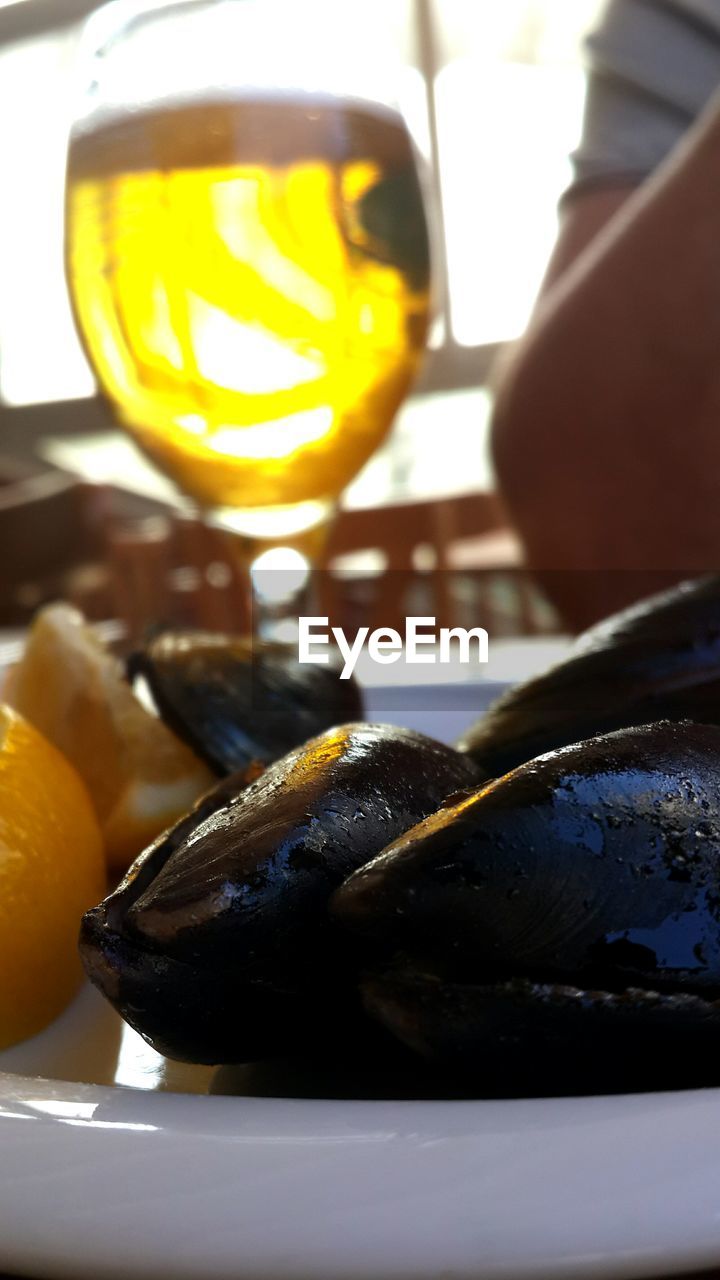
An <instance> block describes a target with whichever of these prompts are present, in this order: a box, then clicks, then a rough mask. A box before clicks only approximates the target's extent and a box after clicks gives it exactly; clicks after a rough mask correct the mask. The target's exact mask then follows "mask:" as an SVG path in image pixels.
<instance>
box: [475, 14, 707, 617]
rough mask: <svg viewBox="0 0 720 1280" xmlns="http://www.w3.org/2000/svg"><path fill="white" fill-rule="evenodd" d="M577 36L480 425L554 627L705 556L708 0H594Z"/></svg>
mask: <svg viewBox="0 0 720 1280" xmlns="http://www.w3.org/2000/svg"><path fill="white" fill-rule="evenodd" d="M587 47H588V55H589V82H588V95H587V101H586V109H585V117H584V124H583V132H582V140H581V143H580V146H579V149H578V151H577V152H576V153H575V156H574V175H575V176H574V181H573V183H572V185H571V187H570V189H569V191H568V192H567V193H566V194H565V196H564V197H563V200H562V203H561V209H560V231H559V236H558V241H557V244H556V247H555V251H554V254H553V257H552V259H551V262H550V265H549V267H548V271H547V275H546V279H545V282H544V284H543V288H542V290H541V294H540V298H539V301H538V303H537V305H536V308H535V312H534V315H533V318H532V320H531V322H530V325H529V327H528V331H527V333H526V335H525V336H524V338H523V339H521V340H520V342H519V343H518V344H517V345H516V346H515V347H514V349H513V350H512V351H511V352H510V354H509V357H508V358H507V359H506V361H505V365H504V368H502V369H501V370H500V372H499V376H498V380H497V399H496V408H495V413H494V421H493V436H492V439H493V454H494V459H495V465H496V468H497V473H498V478H499V482H500V486H501V490H502V493H503V496H504V499H505V501H506V504H507V507H508V510H509V512H510V515H511V517H512V519H513V520H514V522H515V524H516V526H517V528H518V530H519V532H520V535H521V537H522V539H523V542H524V544H525V548H526V552H527V558H528V562H529V564H530V566H531V567H532V568H533V569H534V570H535V572H536V574H537V575H538V577H539V578H540V580H541V581H543V582H544V585H545V587H546V589H547V591H548V593H549V595H550V596H551V598H553V600H554V602H555V604H556V605H557V606H558V608H559V609H560V612H561V615H562V617H563V620H564V621H565V623H566V624H567V625H569V626H571V627H582V626H585V625H587V624H588V623H590V622H592V621H594V620H595V619H596V618H598V617H601V616H603V615H604V614H606V613H608V612H610V611H612V610H613V609H616V608H618V607H621V606H623V605H625V604H627V603H629V602H630V601H631V600H633V599H637V598H638V597H639V596H640V595H643V594H647V593H648V592H649V591H652V590H654V589H656V588H657V587H658V586H660V585H665V584H668V583H670V582H673V581H677V580H678V579H680V578H682V577H686V576H689V575H692V574H693V573H699V572H702V571H705V570H708V569H720V91H719V90H718V86H720V0H610V3H609V4H608V5H607V6H606V8H605V9H604V11H603V14H602V16H601V18H600V21H599V24H598V26H597V28H596V30H595V31H594V33H593V34H592V35H591V37H590V38H589V40H588V45H587Z"/></svg>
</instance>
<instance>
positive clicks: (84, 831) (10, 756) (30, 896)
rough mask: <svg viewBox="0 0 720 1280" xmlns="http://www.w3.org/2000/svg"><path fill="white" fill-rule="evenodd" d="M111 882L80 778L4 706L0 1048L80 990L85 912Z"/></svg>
mask: <svg viewBox="0 0 720 1280" xmlns="http://www.w3.org/2000/svg"><path fill="white" fill-rule="evenodd" d="M104 885H105V865H104V860H103V848H102V837H101V835H100V829H99V827H98V824H97V820H96V817H95V813H94V811H93V807H92V805H91V803H90V799H89V797H88V794H87V792H86V790H85V787H84V786H83V783H82V782H81V780H80V778H79V777H78V775H77V773H76V772H75V770H74V769H73V768H72V766H71V765H69V764H68V762H67V760H65V759H64V757H63V756H62V755H61V754H60V752H59V751H57V750H56V748H55V747H54V746H52V744H51V743H49V742H47V741H46V740H45V739H44V738H43V737H42V736H41V735H40V734H39V733H38V732H37V730H36V729H34V728H33V726H32V725H30V724H28V723H27V722H26V721H25V720H23V718H22V717H21V716H19V715H18V714H17V712H15V711H13V710H11V709H10V708H9V707H6V706H0V974H1V975H2V981H0V1048H2V1049H4V1048H7V1047H8V1045H11V1044H14V1043H15V1042H16V1041H18V1040H24V1039H25V1038H26V1037H27V1036H32V1035H35V1034H36V1032H38V1031H41V1030H42V1028H43V1027H45V1026H46V1025H47V1024H48V1023H49V1022H51V1021H52V1019H53V1018H55V1017H56V1016H57V1015H58V1014H59V1013H60V1012H61V1011H62V1010H63V1009H64V1007H65V1005H66V1004H67V1003H68V1001H69V1000H70V998H71V996H73V995H74V993H75V991H76V989H77V987H78V986H79V983H80V979H81V977H82V969H81V966H80V962H79V958H78V954H77V929H78V920H79V919H80V917H81V915H82V913H83V911H85V910H87V908H88V907H89V906H90V905H91V904H92V903H93V902H94V901H96V900H97V895H98V893H102V892H103V889H104Z"/></svg>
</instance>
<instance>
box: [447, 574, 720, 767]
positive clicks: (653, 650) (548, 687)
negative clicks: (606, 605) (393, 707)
mask: <svg viewBox="0 0 720 1280" xmlns="http://www.w3.org/2000/svg"><path fill="white" fill-rule="evenodd" d="M662 719H669V720H684V719H688V720H696V721H700V722H702V723H704V724H720V577H717V576H714V577H709V578H702V579H698V580H696V581H690V582H686V583H682V584H681V585H680V586H679V587H674V588H673V589H672V590H670V591H667V592H664V593H663V594H662V595H657V596H653V597H652V598H651V599H649V600H646V601H643V602H642V603H641V604H639V605H635V606H633V607H632V608H631V609H627V610H625V611H624V612H622V613H619V614H616V615H614V616H613V617H611V618H609V619H607V620H606V621H605V622H603V623H601V624H599V625H598V626H596V627H593V628H592V629H591V630H589V631H587V632H585V633H584V635H582V636H580V637H579V638H578V640H577V641H576V642H575V645H574V648H573V650H572V652H571V654H570V656H569V657H568V658H567V659H566V660H565V661H563V662H560V663H558V664H557V665H556V666H554V667H552V668H551V669H550V670H549V671H547V672H546V673H544V674H543V675H541V676H538V677H537V678H535V679H533V680H529V681H527V682H525V683H524V684H521V685H517V686H516V687H515V688H513V689H511V690H510V691H509V692H508V693H507V694H505V695H504V696H503V697H502V698H501V699H500V700H499V701H498V702H497V703H496V704H495V705H494V707H492V708H491V710H490V711H489V713H488V714H487V715H486V716H484V718H483V719H481V720H480V721H478V723H477V724H475V725H474V726H473V727H472V728H471V729H470V730H468V732H467V733H466V734H465V735H464V737H463V739H462V741H461V742H460V743H459V747H460V749H461V750H464V751H467V752H469V754H470V755H472V757H473V758H474V759H475V760H477V761H478V763H479V764H481V765H482V767H483V768H484V769H485V770H486V772H487V773H488V774H489V775H490V776H496V777H497V776H500V775H501V774H503V773H506V772H507V770H508V769H513V768H515V766H516V765H518V764H522V763H523V762H524V761H526V760H531V759H532V758H533V757H534V756H537V755H541V754H542V753H543V752H545V751H551V750H553V749H555V748H556V747H562V746H566V745H567V744H569V743H571V742H579V741H580V740H582V739H584V738H590V737H592V736H594V735H595V734H598V733H607V732H609V731H610V730H612V729H621V728H626V727H628V726H630V725H641V724H649V723H651V722H652V721H656V720H662Z"/></svg>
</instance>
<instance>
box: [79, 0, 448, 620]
mask: <svg viewBox="0 0 720 1280" xmlns="http://www.w3.org/2000/svg"><path fill="white" fill-rule="evenodd" d="M362 14H363V10H362V6H361V5H358V6H357V7H356V6H353V8H352V9H350V7H349V6H348V5H346V4H338V3H337V0H302V2H301V0H164V2H163V0H152V2H150V3H142V2H137V0H113V2H112V3H110V4H108V5H105V6H104V7H103V8H102V9H100V10H98V11H97V13H96V14H95V15H94V16H93V17H92V18H91V19H90V22H89V23H88V25H87V28H86V32H85V37H84V42H83V46H82V52H81V66H82V67H83V70H84V78H83V88H82V94H81V96H80V98H79V104H78V109H77V113H76V116H75V120H74V124H73V129H72V133H71V137H70V145H69V152H68V167H67V189H66V264H67V277H68V282H69V287H70V294H71V298H72V304H73V310H74V314H75V318H76V323H77V327H78V330H79V333H80V336H81V340H82V342H83V345H84V348H85V351H86V353H87V355H88V357H89V360H90V363H91V365H92V367H93V369H94V371H95V374H96V376H97V380H98V383H99V386H100V389H101V391H102V393H103V394H104V396H105V397H106V399H107V400H108V401H109V403H110V405H111V406H112V408H113V411H114V413H115V415H116V417H117V419H118V420H119V422H120V423H121V424H122V426H123V427H125V428H126V429H127V430H128V431H129V432H130V433H131V434H132V436H133V437H134V439H135V440H136V442H137V443H138V444H139V445H140V446H141V448H142V449H143V450H144V452H145V453H146V454H147V455H148V456H149V457H150V459H151V460H152V461H153V462H154V463H155V464H156V465H157V466H159V467H160V468H161V469H162V471H164V472H165V473H166V474H167V475H168V476H170V477H171V478H172V480H174V481H175V482H176V484H177V485H178V487H179V488H180V489H181V490H182V491H183V492H184V493H185V494H186V495H188V496H189V497H190V498H192V499H193V500H194V501H195V503H196V504H197V505H198V507H199V508H200V510H201V512H202V513H203V515H204V518H205V519H206V520H208V521H210V522H212V523H213V524H215V525H217V526H219V527H220V528H222V529H224V530H227V531H229V532H230V533H232V535H233V546H234V548H235V553H236V554H237V555H238V556H240V558H241V560H242V563H243V565H244V566H246V567H247V568H250V567H251V566H252V565H255V566H258V565H261V564H263V563H268V559H267V556H266V555H263V554H262V553H264V552H267V551H268V549H271V548H274V549H275V551H276V558H275V560H274V563H278V560H277V549H279V548H283V549H285V552H284V554H285V557H286V559H285V560H284V561H283V559H282V558H281V559H280V561H279V563H281V564H283V563H286V564H287V565H288V567H290V566H294V567H295V569H296V570H297V567H298V565H299V566H300V573H299V574H298V573H297V572H296V573H295V575H294V577H293V578H292V581H293V582H294V584H295V586H298V585H299V584H300V583H301V582H302V581H303V580H304V569H303V565H306V564H307V563H308V561H309V560H311V559H312V558H313V556H314V555H315V554H316V553H317V552H318V550H319V549H320V548H321V546H322V541H323V536H324V531H325V530H326V528H327V524H328V520H329V518H330V516H331V514H332V511H333V508H334V506H335V504H336V502H337V499H338V496H339V494H340V493H341V491H342V490H343V488H344V487H345V486H346V485H347V483H348V482H349V481H350V480H351V479H352V477H353V476H354V475H355V473H356V472H357V471H358V470H359V468H360V467H361V466H362V464H363V463H364V462H365V461H366V459H367V458H368V457H369V456H370V454H371V453H372V452H373V450H374V449H375V448H376V447H377V446H378V445H379V443H380V442H381V441H382V440H383V438H384V437H385V435H386V434H387V432H388V430H389V427H390V425H391V423H392V420H393V417H394V415H395V413H396V411H397V409H398V407H399V405H400V403H401V402H402V400H403V398H404V396H405V395H406V393H407V391H408V388H409V386H410V384H411V381H412V379H413V376H414V374H415V372H416V370H417V367H418V364H419V361H420V358H421V355H422V352H423V349H424V345H425V339H426V333H427V326H428V313H429V250H428V234H427V226H426V220H425V213H424V207H423V200H422V194H421V183H420V180H419V176H418V170H417V165H416V158H415V153H414V149H413V145H412V142H411V139H410V134H409V132H408V129H407V127H406V125H405V123H404V120H403V118H402V116H401V114H400V113H399V111H398V110H397V108H396V107H395V106H394V94H395V92H396V89H397V83H398V71H399V68H398V67H393V66H392V65H389V64H388V62H387V61H384V60H383V58H382V57H381V56H380V54H381V50H380V49H379V48H378V41H377V39H376V38H375V37H374V33H373V32H372V30H366V29H365V27H364V26H363V23H362ZM353 16H354V18H355V25H353V21H352V19H353ZM287 549H289V551H288V550H287ZM271 561H272V557H271ZM253 581H254V582H255V585H256V586H257V583H258V581H259V579H258V578H257V576H254V577H253ZM284 590H285V588H281V590H280V595H281V596H282V595H283V591H284ZM261 594H262V593H261ZM265 594H266V595H272V594H273V592H272V591H271V592H266V593H265ZM285 594H286V595H287V596H289V595H290V594H291V591H290V588H289V587H288V589H287V590H286V591H285ZM274 595H275V596H276V597H277V595H278V592H277V589H276V590H275V592H274ZM266 603H267V601H266ZM285 603H286V604H288V605H289V601H286V602H285ZM259 606H262V600H259V601H257V602H256V609H255V615H254V616H255V618H256V621H257V614H258V607H259ZM261 612H262V610H261ZM260 630H262V627H260Z"/></svg>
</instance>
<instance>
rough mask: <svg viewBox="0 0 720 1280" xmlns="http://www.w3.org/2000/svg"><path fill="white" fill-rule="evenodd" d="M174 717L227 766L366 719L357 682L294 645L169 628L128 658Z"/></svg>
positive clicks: (179, 728)
mask: <svg viewBox="0 0 720 1280" xmlns="http://www.w3.org/2000/svg"><path fill="white" fill-rule="evenodd" d="M128 674H129V676H130V678H131V679H133V680H137V679H138V678H139V677H142V678H143V679H144V680H145V681H146V682H147V685H148V687H149V689H150V693H151V695H152V698H153V700H154V702H155V705H156V707H157V710H158V711H159V713H160V715H161V716H162V718H163V720H164V721H165V722H166V724H167V725H168V726H169V727H170V728H171V729H172V730H173V731H174V732H175V733H176V734H177V735H178V737H179V738H182V739H183V740H184V741H185V742H187V743H188V745H189V746H190V747H192V748H193V750H194V751H195V752H196V753H197V754H198V755H199V756H200V757H201V758H202V759H203V760H205V761H206V763H207V764H209V765H210V768H211V769H214V771H215V772H216V773H217V774H219V775H222V774H226V773H232V772H234V771H235V770H236V769H242V768H244V767H245V766H246V765H248V764H249V763H250V762H251V761H253V760H256V761H260V762H262V763H264V764H268V763H269V762H271V761H273V760H278V759H280V757H281V756H284V755H285V754H286V752H288V751H290V750H292V748H293V747H297V746H299V745H300V744H301V743H302V742H306V741H307V740H308V738H312V737H315V735H316V734H318V733H322V731H323V730H324V729H330V728H331V727H332V726H333V725H335V724H344V723H346V722H348V721H352V720H357V719H360V717H361V716H362V700H361V696H360V691H359V689H358V686H357V685H356V684H355V682H354V681H353V680H352V679H350V680H341V679H340V675H339V670H338V669H337V668H336V667H335V666H333V665H332V664H328V665H326V666H315V665H303V666H301V665H300V664H299V663H298V658H297V652H296V650H295V648H293V647H292V646H290V645H282V644H275V643H271V642H260V641H257V640H249V639H246V638H243V637H240V636H230V635H224V634H222V633H219V632H217V633H216V632H205V631H165V632H162V633H160V634H159V635H158V636H156V637H155V638H154V639H153V640H151V641H150V642H149V643H148V644H147V645H145V646H144V648H142V649H139V650H138V651H137V652H135V653H133V654H131V656H130V658H129V660H128Z"/></svg>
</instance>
